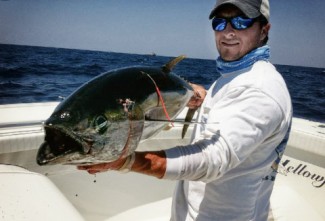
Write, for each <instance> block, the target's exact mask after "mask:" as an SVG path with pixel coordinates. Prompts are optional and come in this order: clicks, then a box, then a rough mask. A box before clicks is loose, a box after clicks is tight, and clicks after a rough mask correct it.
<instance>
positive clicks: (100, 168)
mask: <svg viewBox="0 0 325 221" xmlns="http://www.w3.org/2000/svg"><path fill="white" fill-rule="evenodd" d="M126 159H127V158H123V159H118V160H116V161H114V162H109V163H100V164H94V165H87V166H78V167H77V168H78V170H86V171H87V172H88V173H90V174H95V173H101V172H106V171H108V170H119V169H120V168H121V167H122V166H123V165H124V163H125V161H126Z"/></svg>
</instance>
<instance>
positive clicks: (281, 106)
mask: <svg viewBox="0 0 325 221" xmlns="http://www.w3.org/2000/svg"><path fill="white" fill-rule="evenodd" d="M210 19H212V26H213V29H214V33H215V39H216V47H217V49H218V52H219V54H220V57H219V58H218V59H217V70H218V72H219V73H220V74H221V77H220V78H219V79H218V80H217V81H216V82H215V83H214V84H213V85H212V86H211V88H210V89H209V90H208V92H207V94H206V95H205V91H204V90H203V89H202V87H199V86H197V85H193V88H194V89H195V91H196V92H197V95H199V96H201V97H202V98H203V97H205V98H204V101H203V104H202V106H201V108H200V112H199V115H198V121H200V122H203V123H205V124H203V125H201V124H200V125H196V126H195V128H194V134H193V142H192V143H191V145H187V146H180V147H175V148H171V149H169V150H166V151H159V152H144V153H140V152H136V153H135V154H133V155H132V156H131V157H129V158H128V159H126V160H125V159H121V160H118V161H116V162H113V163H107V164H99V165H94V166H85V167H79V169H85V170H88V172H89V173H96V172H100V171H105V170H108V169H115V170H127V171H128V170H132V171H134V172H140V173H144V174H147V175H151V176H156V177H158V178H164V179H174V180H179V182H178V184H177V188H176V191H175V195H174V198H173V206H172V217H171V220H173V221H174V220H175V221H179V220H182V221H184V220H200V221H208V220H209V221H210V220H221V221H225V220H241V221H243V220H267V218H268V215H269V199H270V195H271V192H272V188H273V184H274V179H275V176H276V169H277V164H278V163H279V160H280V158H281V155H282V153H283V151H284V147H285V144H286V141H287V138H288V136H287V135H288V133H289V128H290V124H291V117H292V107H291V100H290V95H289V93H288V90H287V87H286V85H285V82H284V81H283V79H282V77H281V75H280V74H279V73H278V72H277V71H276V69H275V68H274V66H273V65H272V64H271V63H269V61H268V58H269V47H268V46H267V45H266V42H267V40H268V32H269V29H270V24H269V2H268V0H245V1H244V0H219V1H217V3H216V5H215V7H214V9H213V10H212V12H211V14H210ZM200 105H201V100H200V99H199V100H195V99H193V100H192V101H191V102H190V105H189V106H190V108H195V107H196V106H200ZM216 122H218V124H216Z"/></svg>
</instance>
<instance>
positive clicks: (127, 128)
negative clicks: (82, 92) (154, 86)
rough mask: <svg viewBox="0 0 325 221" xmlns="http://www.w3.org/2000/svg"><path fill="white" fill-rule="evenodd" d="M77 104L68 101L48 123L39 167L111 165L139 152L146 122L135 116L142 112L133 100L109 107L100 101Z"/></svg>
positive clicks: (114, 103) (93, 100)
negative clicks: (138, 148) (103, 163)
mask: <svg viewBox="0 0 325 221" xmlns="http://www.w3.org/2000/svg"><path fill="white" fill-rule="evenodd" d="M96 99H97V100H96ZM77 100H78V99H76V98H75V97H72V98H69V99H68V100H66V101H64V103H62V104H61V105H59V106H58V108H57V109H56V110H55V111H54V113H53V114H52V115H51V116H50V118H49V119H47V120H46V122H45V123H44V131H45V141H44V143H43V144H42V145H41V146H40V148H39V150H38V154H37V163H38V164H39V165H46V164H49V165H53V164H73V165H85V164H86V165H89V164H97V163H102V162H111V161H114V160H117V159H119V158H120V157H123V156H127V155H128V154H129V152H130V151H132V150H133V149H135V148H136V146H137V144H138V142H139V140H140V137H141V133H142V128H141V125H143V121H142V120H138V117H136V116H135V113H139V111H136V110H135V109H136V108H133V107H134V105H133V106H132V102H131V101H130V100H128V99H127V98H125V99H115V100H114V101H111V102H107V101H106V102H105V105H103V104H104V103H103V102H104V101H100V100H98V97H93V98H91V97H90V98H89V99H85V98H84V99H83V100H82V103H79V102H77ZM126 103H127V104H126ZM140 115H142V113H140ZM141 118H142V117H140V118H139V119H141Z"/></svg>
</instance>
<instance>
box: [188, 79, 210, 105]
mask: <svg viewBox="0 0 325 221" xmlns="http://www.w3.org/2000/svg"><path fill="white" fill-rule="evenodd" d="M190 86H191V87H192V88H193V91H194V95H193V96H192V97H191V99H190V101H189V102H188V104H187V107H188V108H189V109H194V110H196V109H198V108H199V107H201V105H202V103H203V100H204V98H205V96H206V95H207V91H206V90H205V88H204V87H203V86H201V85H198V84H192V83H190Z"/></svg>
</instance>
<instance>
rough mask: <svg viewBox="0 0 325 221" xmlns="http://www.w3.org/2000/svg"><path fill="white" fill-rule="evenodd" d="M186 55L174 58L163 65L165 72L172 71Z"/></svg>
mask: <svg viewBox="0 0 325 221" xmlns="http://www.w3.org/2000/svg"><path fill="white" fill-rule="evenodd" d="M185 58H186V56H185V55H180V56H178V57H176V58H174V59H172V60H171V61H169V62H168V63H167V64H165V65H164V66H162V68H161V69H162V71H163V72H165V73H169V72H171V71H172V69H173V68H174V67H175V65H176V64H178V62H180V61H181V60H183V59H185Z"/></svg>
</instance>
